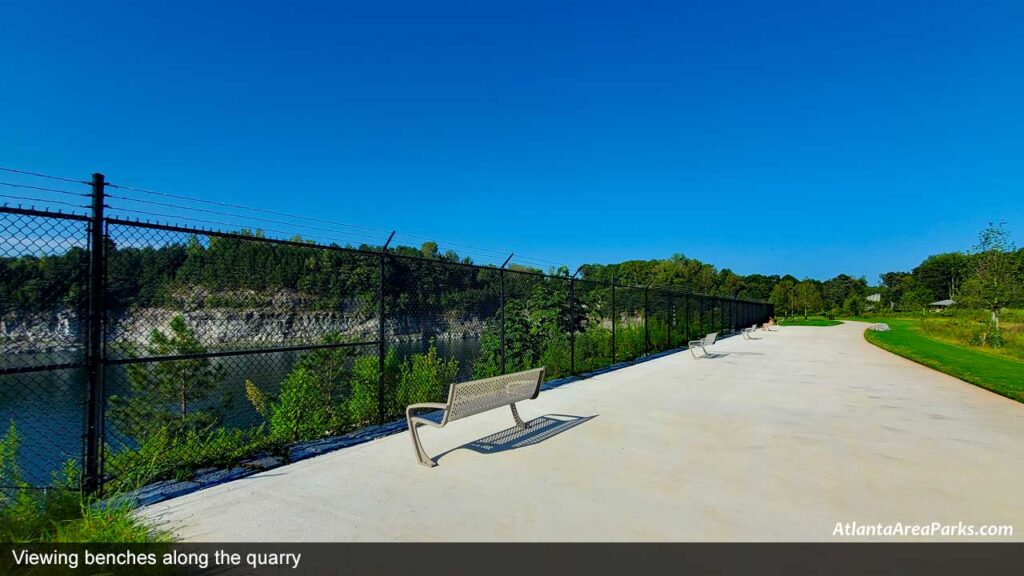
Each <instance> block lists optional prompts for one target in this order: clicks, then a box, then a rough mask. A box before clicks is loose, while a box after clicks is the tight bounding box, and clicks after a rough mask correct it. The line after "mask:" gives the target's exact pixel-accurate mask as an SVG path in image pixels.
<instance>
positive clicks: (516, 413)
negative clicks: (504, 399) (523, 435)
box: [508, 402, 526, 428]
mask: <svg viewBox="0 0 1024 576" xmlns="http://www.w3.org/2000/svg"><path fill="white" fill-rule="evenodd" d="M508 406H509V408H511V409H512V417H513V418H515V420H516V426H519V427H520V428H526V423H525V422H523V419H522V418H520V417H519V410H516V403H515V402H513V403H511V404H509V405H508Z"/></svg>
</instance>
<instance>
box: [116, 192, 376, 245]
mask: <svg viewBox="0 0 1024 576" xmlns="http://www.w3.org/2000/svg"><path fill="white" fill-rule="evenodd" d="M107 197H108V198H113V199H116V200H127V201H129V202H138V203H140V204H148V205H151V206H162V207H165V208H176V209H178V210H185V211H193V212H202V213H204V214H213V215H217V216H230V217H238V216H237V215H236V214H231V213H229V212H221V211H219V210H208V209H206V208H195V207H191V206H181V205H178V204H171V203H169V202H155V201H153V200H142V199H139V198H129V197H127V196H118V195H113V194H108V195H107ZM186 217H187V216H186ZM244 218H246V219H248V220H255V221H258V222H266V223H268V224H282V225H285V226H294V227H298V228H307V229H310V230H317V231H320V232H330V233H336V234H347V235H351V236H361V237H363V238H369V239H372V240H376V241H378V242H380V241H382V240H383V238H382V236H370V235H369V234H362V233H359V232H349V231H342V230H336V229H332V228H321V227H318V226H310V225H309V224H296V223H294V222H285V221H282V220H271V219H269V218H259V217H256V216H245V217H244Z"/></svg>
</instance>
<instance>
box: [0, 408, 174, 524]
mask: <svg viewBox="0 0 1024 576" xmlns="http://www.w3.org/2000/svg"><path fill="white" fill-rule="evenodd" d="M20 448H21V436H20V435H19V434H18V430H17V428H16V427H15V425H14V422H11V424H10V426H9V427H8V429H7V433H6V434H5V435H4V436H3V437H2V438H0V485H2V486H3V488H0V542H19V543H27V542H55V543H60V542H90V543H92V542H118V543H121V542H129V543H137V542H170V541H171V540H172V538H171V535H170V534H169V533H167V532H164V531H159V530H155V529H154V528H153V527H151V526H148V525H147V524H146V523H145V522H143V521H142V520H141V519H140V518H139V517H138V516H137V515H136V514H135V506H134V504H133V503H132V502H131V500H130V499H122V498H116V497H114V498H109V499H108V500H105V501H100V500H97V499H95V498H90V497H86V496H83V495H82V494H81V493H80V492H79V491H78V490H77V488H78V480H79V471H78V469H77V467H76V466H75V465H74V463H73V462H69V463H68V464H66V465H65V466H64V468H63V469H62V470H60V471H59V472H57V473H55V474H54V478H53V484H54V486H55V488H51V489H46V490H39V489H35V488H32V487H30V486H29V485H28V484H27V483H26V482H24V481H23V480H22V477H21V469H20V468H19V467H18V452H19V449H20Z"/></svg>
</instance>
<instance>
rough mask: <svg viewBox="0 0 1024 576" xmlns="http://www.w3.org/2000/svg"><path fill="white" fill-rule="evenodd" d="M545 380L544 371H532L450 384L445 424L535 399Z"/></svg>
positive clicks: (536, 369) (541, 369) (540, 369)
mask: <svg viewBox="0 0 1024 576" xmlns="http://www.w3.org/2000/svg"><path fill="white" fill-rule="evenodd" d="M543 381H544V369H543V368H534V369H532V370H524V371H522V372H515V373H513V374H503V375H501V376H494V377H492V378H484V379H482V380H471V381H469V382H459V383H458V384H452V385H451V388H449V389H448V408H447V409H446V410H445V413H444V420H445V422H452V421H454V420H458V419H459V418H465V417H467V416H472V415H474V414H479V413H481V412H486V411H488V410H492V409H494V408H499V407H501V406H507V405H509V404H512V403H513V402H519V401H520V400H527V399H530V398H536V397H537V394H539V393H540V385H541V382H543Z"/></svg>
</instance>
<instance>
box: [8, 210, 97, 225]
mask: <svg viewBox="0 0 1024 576" xmlns="http://www.w3.org/2000/svg"><path fill="white" fill-rule="evenodd" d="M0 213H4V214H16V215H18V216H39V217H42V218H58V219H62V220H76V221H78V222H88V221H90V220H91V218H89V217H88V216H86V215H84V214H75V213H74V212H54V211H52V210H37V209H35V208H15V207H13V206H0Z"/></svg>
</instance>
